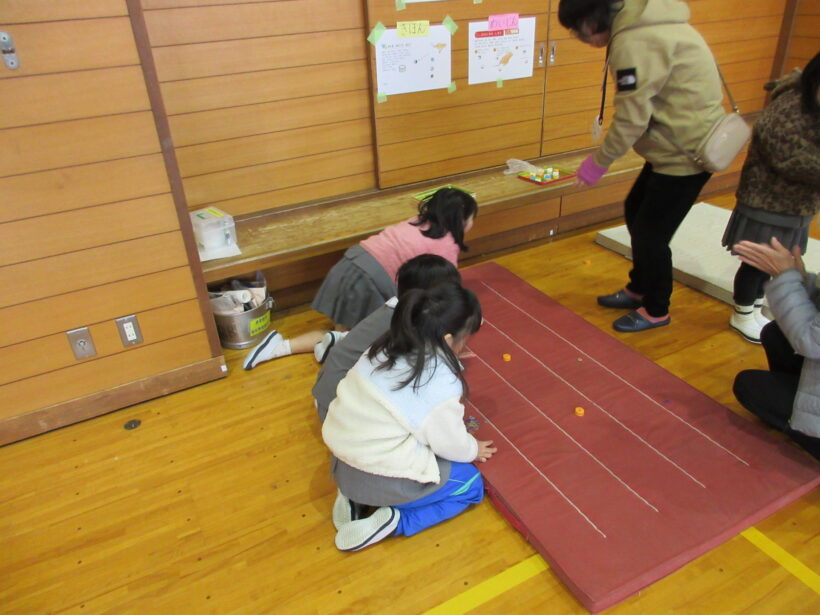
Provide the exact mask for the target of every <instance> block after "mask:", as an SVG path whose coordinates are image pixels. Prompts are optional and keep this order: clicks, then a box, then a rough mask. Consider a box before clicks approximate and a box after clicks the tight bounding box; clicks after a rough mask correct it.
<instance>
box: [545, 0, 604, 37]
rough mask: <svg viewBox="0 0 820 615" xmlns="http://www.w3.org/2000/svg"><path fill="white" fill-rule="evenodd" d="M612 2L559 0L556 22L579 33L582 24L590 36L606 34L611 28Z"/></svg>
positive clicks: (602, 0) (600, 0)
mask: <svg viewBox="0 0 820 615" xmlns="http://www.w3.org/2000/svg"><path fill="white" fill-rule="evenodd" d="M612 14H613V13H612V0H561V1H560V2H559V3H558V21H560V22H561V25H562V26H564V27H565V28H566V29H567V30H574V31H575V32H580V31H581V28H582V27H583V25H584V24H586V25H587V26H589V29H590V32H591V33H592V34H599V33H601V32H606V31H607V30H609V28H610V27H611V26H612Z"/></svg>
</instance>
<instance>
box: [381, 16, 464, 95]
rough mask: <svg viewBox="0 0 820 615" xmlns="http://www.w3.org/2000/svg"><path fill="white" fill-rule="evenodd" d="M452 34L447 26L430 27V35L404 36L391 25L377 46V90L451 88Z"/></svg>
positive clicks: (392, 91)
mask: <svg viewBox="0 0 820 615" xmlns="http://www.w3.org/2000/svg"><path fill="white" fill-rule="evenodd" d="M451 41H452V37H451V36H450V32H449V31H448V30H447V28H445V27H444V26H441V25H439V26H430V34H429V36H424V37H411V38H401V37H399V35H398V31H397V30H396V28H388V29H387V30H385V31H384V34H382V36H381V37H380V38H379V40H378V42H377V43H376V45H375V48H376V82H377V92H378V93H379V94H382V95H385V96H389V95H391V94H407V93H409V92H423V91H425V90H440V89H447V86H448V85H450V81H451V77H450V74H451V71H450V68H451V63H452V62H451V55H452V54H451V51H452V45H451Z"/></svg>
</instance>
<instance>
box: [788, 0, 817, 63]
mask: <svg viewBox="0 0 820 615" xmlns="http://www.w3.org/2000/svg"><path fill="white" fill-rule="evenodd" d="M818 52H820V0H798V3H797V11H796V14H795V18H794V27H793V29H792V36H791V40H790V41H789V47H788V51H787V53H786V65H785V71H784V72H788V71H790V70H791V69H793V68H803V67H804V66H805V65H806V64H807V63H808V62H809V60H811V59H812V58H813V57H814V56H815V55H816V54H817V53H818Z"/></svg>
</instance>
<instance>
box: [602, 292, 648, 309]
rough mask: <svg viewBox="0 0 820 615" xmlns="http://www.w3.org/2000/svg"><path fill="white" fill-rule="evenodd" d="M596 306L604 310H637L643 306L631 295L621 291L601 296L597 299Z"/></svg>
mask: <svg viewBox="0 0 820 615" xmlns="http://www.w3.org/2000/svg"><path fill="white" fill-rule="evenodd" d="M598 305H602V306H604V307H606V308H615V309H616V310H637V309H638V308H639V307H641V306H642V305H643V302H642V301H641V300H640V299H635V298H634V297H633V296H632V295H629V294H627V292H626V291H625V290H623V289H621V290H619V291H618V292H617V293H612V294H611V295H601V296H600V297H598Z"/></svg>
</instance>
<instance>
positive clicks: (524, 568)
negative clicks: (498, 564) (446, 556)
mask: <svg viewBox="0 0 820 615" xmlns="http://www.w3.org/2000/svg"><path fill="white" fill-rule="evenodd" d="M547 568H548V566H547V563H546V562H545V561H544V559H543V558H542V557H541V556H540V555H537V554H536V555H532V556H530V557H528V558H527V559H525V560H524V561H523V562H520V563H518V564H516V565H515V566H513V567H512V568H508V569H507V570H505V571H504V572H502V573H500V574H497V575H495V576H494V577H492V578H490V579H487V580H486V581H483V582H482V583H479V584H478V585H476V586H475V587H473V588H472V589H468V590H467V591H466V592H463V593H461V594H459V595H458V596H455V597H453V598H450V599H449V600H448V601H447V602H442V603H441V604H439V605H438V606H437V607H433V608H432V609H430V610H429V611H427V612H426V613H424V615H461V614H462V613H466V612H467V611H470V610H471V609H474V608H476V607H477V606H481V605H482V604H484V603H485V602H488V601H489V600H492V599H493V598H495V597H496V596H499V595H501V594H503V593H504V592H505V591H507V590H509V589H512V588H513V587H515V586H516V585H520V584H521V583H523V582H524V581H526V580H527V579H531V578H532V577H534V576H536V575H537V574H540V573H542V572H543V571H545V570H546V569H547Z"/></svg>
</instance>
